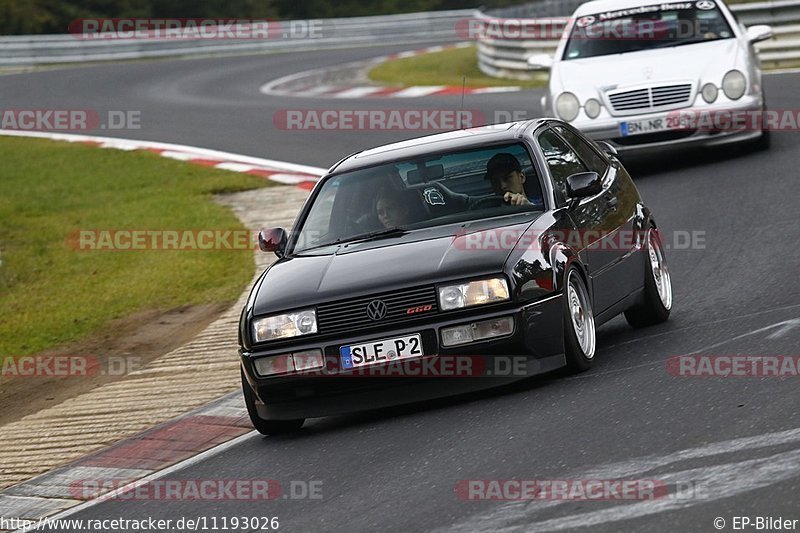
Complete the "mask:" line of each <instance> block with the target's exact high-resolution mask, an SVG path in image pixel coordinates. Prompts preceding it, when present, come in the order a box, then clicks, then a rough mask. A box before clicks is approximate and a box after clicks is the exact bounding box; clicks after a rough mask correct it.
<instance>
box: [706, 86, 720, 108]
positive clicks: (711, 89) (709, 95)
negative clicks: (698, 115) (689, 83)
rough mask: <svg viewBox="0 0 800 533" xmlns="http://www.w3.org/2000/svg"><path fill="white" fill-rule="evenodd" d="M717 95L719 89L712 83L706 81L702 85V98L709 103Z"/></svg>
mask: <svg viewBox="0 0 800 533" xmlns="http://www.w3.org/2000/svg"><path fill="white" fill-rule="evenodd" d="M717 96H719V89H717V86H716V85H714V84H713V83H706V84H705V85H703V100H705V101H706V102H707V103H709V104H713V103H714V102H716V100H717Z"/></svg>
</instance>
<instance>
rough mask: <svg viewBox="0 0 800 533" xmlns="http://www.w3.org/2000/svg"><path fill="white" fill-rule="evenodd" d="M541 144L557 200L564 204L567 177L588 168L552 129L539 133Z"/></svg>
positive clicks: (585, 170)
mask: <svg viewBox="0 0 800 533" xmlns="http://www.w3.org/2000/svg"><path fill="white" fill-rule="evenodd" d="M539 146H540V147H541V148H542V153H543V154H544V158H545V160H546V161H547V167H548V168H549V169H550V175H551V176H552V177H553V186H554V188H555V192H556V200H557V202H558V204H559V205H562V204H563V203H564V202H566V201H567V178H568V177H569V176H571V175H573V174H577V173H578V172H587V171H588V170H587V168H586V166H584V164H583V163H582V162H581V160H580V158H579V157H578V154H576V153H575V152H574V151H573V150H572V149H571V148H570V147H569V146H567V144H566V143H565V142H564V141H562V140H561V138H560V137H559V136H558V135H556V134H555V133H553V132H552V131H550V130H545V131H544V132H543V133H542V134H541V135H539Z"/></svg>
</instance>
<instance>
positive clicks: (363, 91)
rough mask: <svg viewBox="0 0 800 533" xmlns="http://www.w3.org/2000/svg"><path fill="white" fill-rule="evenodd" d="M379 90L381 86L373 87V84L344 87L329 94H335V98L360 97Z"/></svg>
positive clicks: (381, 88)
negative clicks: (342, 89) (344, 88)
mask: <svg viewBox="0 0 800 533" xmlns="http://www.w3.org/2000/svg"><path fill="white" fill-rule="evenodd" d="M381 90H383V87H375V86H371V87H370V86H365V87H352V88H350V89H346V90H344V91H341V92H338V93H334V94H331V95H330V96H335V97H336V98H362V97H364V96H368V95H370V94H374V93H377V92H378V91H381Z"/></svg>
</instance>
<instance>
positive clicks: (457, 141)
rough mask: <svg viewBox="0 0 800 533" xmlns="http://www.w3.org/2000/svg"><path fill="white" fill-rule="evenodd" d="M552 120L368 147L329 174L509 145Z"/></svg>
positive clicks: (482, 128) (535, 120)
mask: <svg viewBox="0 0 800 533" xmlns="http://www.w3.org/2000/svg"><path fill="white" fill-rule="evenodd" d="M549 120H552V119H532V120H527V121H523V122H507V123H504V124H492V125H489V126H480V127H477V128H468V129H463V130H455V131H448V132H445V133H437V134H434V135H426V136H424V137H417V138H415V139H409V140H406V141H400V142H396V143H392V144H386V145H383V146H378V147H375V148H370V149H368V150H364V151H361V152H357V153H355V154H352V155H350V156H349V157H346V158H345V159H343V160H342V161H340V162H339V163H337V164H336V165H334V166H333V167H332V168H331V169H330V171H329V173H334V172H335V173H337V174H338V173H340V172H349V171H351V170H356V169H359V168H366V167H372V166H376V165H382V164H388V163H394V162H396V161H402V160H408V159H414V158H416V157H420V156H425V155H427V154H433V153H438V152H446V151H449V150H458V149H462V148H463V149H467V148H471V147H473V146H476V145H478V146H480V145H486V144H496V143H502V142H513V141H516V140H519V139H520V138H521V137H522V133H523V132H524V131H526V130H527V129H528V128H530V127H531V126H533V127H538V126H539V125H542V124H545V123H546V122H547V121H549Z"/></svg>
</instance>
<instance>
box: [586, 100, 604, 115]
mask: <svg viewBox="0 0 800 533" xmlns="http://www.w3.org/2000/svg"><path fill="white" fill-rule="evenodd" d="M583 110H584V111H585V112H586V116H587V117H589V118H597V117H599V116H600V102H598V101H597V100H595V99H594V98H589V99H588V100H586V103H585V104H583Z"/></svg>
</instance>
